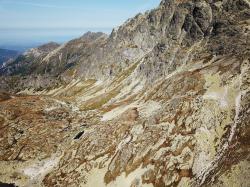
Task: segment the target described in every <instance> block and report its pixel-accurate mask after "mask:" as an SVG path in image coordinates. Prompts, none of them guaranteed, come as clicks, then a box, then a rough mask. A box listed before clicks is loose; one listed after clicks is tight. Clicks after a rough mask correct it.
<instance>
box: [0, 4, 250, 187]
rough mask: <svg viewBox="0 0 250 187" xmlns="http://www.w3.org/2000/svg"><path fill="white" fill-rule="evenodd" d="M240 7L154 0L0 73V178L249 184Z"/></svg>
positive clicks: (57, 182)
mask: <svg viewBox="0 0 250 187" xmlns="http://www.w3.org/2000/svg"><path fill="white" fill-rule="evenodd" d="M249 18H250V3H249V1H248V0H227V1H220V0H200V1H197V0H182V1H181V0H162V2H161V3H160V5H159V7H157V8H156V9H153V10H151V11H148V12H146V13H145V14H138V15H137V16H135V17H134V18H132V19H130V20H128V21H127V22H125V23H124V24H123V25H121V26H120V27H118V28H116V29H114V30H113V32H112V33H111V35H109V36H107V35H105V34H103V33H91V32H89V33H86V34H85V35H83V36H82V37H80V38H78V39H75V40H72V41H69V42H68V43H66V44H63V45H61V46H56V45H55V46H54V47H52V48H50V47H49V48H48V46H47V47H45V49H46V50H44V47H39V48H36V49H32V50H30V51H28V52H26V53H24V54H23V55H21V56H19V57H18V58H17V59H16V61H14V62H12V63H10V64H8V66H6V67H4V68H1V70H0V73H1V75H2V77H1V79H0V82H1V83H0V88H1V90H3V91H4V92H3V93H2V94H1V95H0V98H1V99H0V100H1V101H0V102H1V104H0V137H2V138H1V139H0V160H1V162H0V166H1V168H3V171H5V172H3V173H1V175H0V181H2V182H4V183H15V184H16V185H19V186H30V185H31V186H86V187H92V186H111V187H113V186H119V187H123V186H124V187H127V186H131V187H132V186H133V187H140V186H155V187H158V186H249V185H250V181H249V180H248V177H249V175H250V170H249V168H250V167H249V166H250V163H249V156H250V154H249V153H250V144H249V138H250V128H249V124H250V119H249V112H250V110H249V108H250V81H249V80H250V76H249V75H250V64H249V59H250V53H249V51H250V50H249V49H250V45H249Z"/></svg>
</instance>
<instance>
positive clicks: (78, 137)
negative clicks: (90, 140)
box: [74, 131, 84, 140]
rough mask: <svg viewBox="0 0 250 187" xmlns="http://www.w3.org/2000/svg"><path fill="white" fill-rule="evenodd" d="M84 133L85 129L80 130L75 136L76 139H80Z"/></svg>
mask: <svg viewBox="0 0 250 187" xmlns="http://www.w3.org/2000/svg"><path fill="white" fill-rule="evenodd" d="M83 134H84V131H81V132H79V133H78V134H77V135H76V136H75V137H74V140H78V139H80V138H81V137H82V135H83Z"/></svg>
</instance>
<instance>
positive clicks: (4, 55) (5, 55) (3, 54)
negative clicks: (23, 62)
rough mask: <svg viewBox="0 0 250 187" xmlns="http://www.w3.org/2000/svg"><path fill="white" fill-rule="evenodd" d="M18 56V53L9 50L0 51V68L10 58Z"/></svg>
mask: <svg viewBox="0 0 250 187" xmlns="http://www.w3.org/2000/svg"><path fill="white" fill-rule="evenodd" d="M19 54H20V52H19V51H15V50H9V49H0V66H2V64H3V63H4V62H6V61H8V60H9V59H11V58H15V57H17V56H18V55H19Z"/></svg>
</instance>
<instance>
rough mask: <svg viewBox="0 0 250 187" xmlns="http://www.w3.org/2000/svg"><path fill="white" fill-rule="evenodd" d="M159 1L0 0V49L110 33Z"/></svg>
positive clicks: (153, 6)
mask: <svg viewBox="0 0 250 187" xmlns="http://www.w3.org/2000/svg"><path fill="white" fill-rule="evenodd" d="M159 3H160V0H0V23H1V24H0V46H1V44H2V45H3V44H6V43H15V44H19V43H22V42H26V43H29V42H40V43H41V42H46V41H48V40H49V41H50V40H53V38H54V41H58V42H60V41H62V42H63V41H64V40H69V39H71V38H74V37H77V36H80V35H82V34H83V33H84V32H86V31H88V30H91V31H104V32H110V31H111V30H112V28H113V27H116V26H118V25H121V24H122V23H123V22H124V21H126V20H127V19H128V18H131V17H133V16H135V15H136V14H137V13H139V12H144V11H146V10H149V9H152V8H155V7H157V5H158V4H159Z"/></svg>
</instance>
